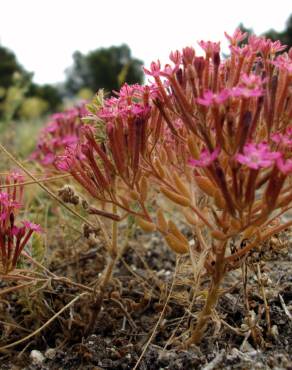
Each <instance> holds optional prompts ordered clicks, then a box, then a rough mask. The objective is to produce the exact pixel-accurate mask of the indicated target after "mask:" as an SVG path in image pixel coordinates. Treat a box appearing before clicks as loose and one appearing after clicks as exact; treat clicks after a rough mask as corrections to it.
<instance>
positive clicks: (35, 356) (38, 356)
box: [29, 349, 45, 365]
mask: <svg viewBox="0 0 292 370" xmlns="http://www.w3.org/2000/svg"><path fill="white" fill-rule="evenodd" d="M29 357H30V358H31V360H32V363H33V364H34V365H40V364H41V363H42V362H43V361H44V359H45V357H44V355H43V354H42V353H41V352H40V351H38V350H36V349H33V350H32V351H31V352H30V355H29Z"/></svg>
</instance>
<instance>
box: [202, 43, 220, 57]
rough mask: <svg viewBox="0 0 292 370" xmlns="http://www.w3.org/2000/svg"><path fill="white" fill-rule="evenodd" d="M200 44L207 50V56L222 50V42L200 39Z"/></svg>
mask: <svg viewBox="0 0 292 370" xmlns="http://www.w3.org/2000/svg"><path fill="white" fill-rule="evenodd" d="M198 44H199V45H200V46H201V48H202V49H203V50H204V51H205V53H206V56H208V57H210V56H211V55H213V54H214V53H219V52H220V42H211V41H203V40H201V41H198Z"/></svg>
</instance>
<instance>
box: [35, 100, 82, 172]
mask: <svg viewBox="0 0 292 370" xmlns="http://www.w3.org/2000/svg"><path fill="white" fill-rule="evenodd" d="M87 113H88V112H87V110H86V108H85V105H84V104H82V105H80V106H77V107H74V108H72V109H68V110H66V111H64V112H60V113H55V114H53V115H52V116H51V118H50V120H49V122H48V123H47V125H46V126H45V127H44V128H43V129H42V130H41V133H40V135H39V139H38V143H37V149H36V150H35V152H34V153H33V154H32V156H31V158H32V159H36V160H37V161H39V162H40V163H41V164H42V165H43V166H49V165H52V164H53V163H54V160H55V158H56V155H58V154H61V153H63V151H64V149H65V148H66V147H67V146H74V145H75V144H77V142H78V141H79V138H80V130H81V127H82V120H81V118H82V117H83V116H85V115H86V114H87Z"/></svg>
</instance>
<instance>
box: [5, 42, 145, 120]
mask: <svg viewBox="0 0 292 370" xmlns="http://www.w3.org/2000/svg"><path fill="white" fill-rule="evenodd" d="M142 65H143V62H142V61H141V60H139V59H136V58H133V57H132V55H131V50H130V48H129V47H128V46H127V45H125V44H123V45H121V46H111V47H109V48H99V49H96V50H94V51H90V52H89V53H88V54H82V53H80V52H79V51H76V52H75V53H74V54H73V64H72V66H71V67H69V68H68V69H67V70H66V79H65V81H64V82H63V83H60V84H57V85H50V84H45V85H39V84H37V83H35V82H33V73H30V72H28V71H26V70H25V69H24V68H23V67H22V66H21V64H20V63H19V62H18V60H17V58H16V56H15V54H14V53H13V52H12V51H11V50H9V49H8V48H6V47H4V46H1V45H0V120H1V121H2V122H8V121H10V120H11V119H17V120H35V119H37V118H40V117H42V116H44V115H47V114H50V113H54V112H57V111H60V110H62V108H63V106H64V104H68V101H73V102H74V101H75V100H76V99H77V100H87V99H90V98H92V96H93V94H94V93H95V92H96V91H97V90H98V89H99V88H104V90H105V91H106V92H108V93H110V92H111V91H112V90H119V88H120V87H121V85H122V84H124V83H125V82H127V83H129V84H133V83H140V84H141V83H143V71H142Z"/></svg>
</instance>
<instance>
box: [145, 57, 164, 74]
mask: <svg viewBox="0 0 292 370" xmlns="http://www.w3.org/2000/svg"><path fill="white" fill-rule="evenodd" d="M143 70H144V72H145V73H146V75H149V76H152V77H159V76H160V72H161V64H160V61H159V60H157V62H152V63H151V64H150V70H149V69H146V68H145V67H143Z"/></svg>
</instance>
